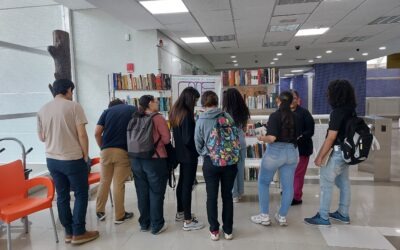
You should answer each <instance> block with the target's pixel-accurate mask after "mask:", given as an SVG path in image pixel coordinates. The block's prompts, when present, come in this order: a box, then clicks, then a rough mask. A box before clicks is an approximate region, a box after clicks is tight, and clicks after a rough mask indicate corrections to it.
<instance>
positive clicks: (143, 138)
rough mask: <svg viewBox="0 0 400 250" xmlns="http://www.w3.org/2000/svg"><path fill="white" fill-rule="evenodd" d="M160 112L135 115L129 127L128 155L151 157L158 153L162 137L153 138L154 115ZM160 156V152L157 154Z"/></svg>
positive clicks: (132, 156)
mask: <svg viewBox="0 0 400 250" xmlns="http://www.w3.org/2000/svg"><path fill="white" fill-rule="evenodd" d="M156 115H159V113H153V114H150V115H143V116H136V115H134V116H133V117H132V119H131V120H130V121H129V124H128V128H127V144H128V155H129V157H131V158H141V159H151V158H152V157H153V155H154V154H157V151H156V147H157V144H158V143H159V141H160V139H161V136H160V138H159V139H158V140H157V142H156V143H154V140H153V117H154V116H156ZM157 156H158V154H157Z"/></svg>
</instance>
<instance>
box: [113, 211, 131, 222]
mask: <svg viewBox="0 0 400 250" xmlns="http://www.w3.org/2000/svg"><path fill="white" fill-rule="evenodd" d="M132 218H133V213H129V212H125V215H124V217H123V218H121V219H118V220H115V221H114V223H115V224H122V223H124V222H125V221H126V220H129V219H132Z"/></svg>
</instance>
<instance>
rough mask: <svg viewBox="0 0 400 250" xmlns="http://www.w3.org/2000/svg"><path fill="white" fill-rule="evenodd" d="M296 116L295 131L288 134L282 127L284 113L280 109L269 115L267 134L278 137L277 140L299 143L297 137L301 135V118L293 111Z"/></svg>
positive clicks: (294, 116)
mask: <svg viewBox="0 0 400 250" xmlns="http://www.w3.org/2000/svg"><path fill="white" fill-rule="evenodd" d="M292 114H293V118H294V128H293V133H291V134H288V133H285V131H283V129H282V113H281V111H280V110H279V109H278V110H277V111H275V112H274V113H272V114H271V115H270V116H269V119H268V124H267V135H273V136H275V137H276V141H275V142H287V143H293V144H297V143H296V140H297V137H298V136H299V135H300V131H299V125H298V124H299V123H300V121H299V118H298V116H297V115H296V114H295V113H294V112H292Z"/></svg>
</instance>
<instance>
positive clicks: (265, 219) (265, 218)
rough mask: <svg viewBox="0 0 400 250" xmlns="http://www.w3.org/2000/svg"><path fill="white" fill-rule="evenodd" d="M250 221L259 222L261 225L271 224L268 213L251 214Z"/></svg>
mask: <svg viewBox="0 0 400 250" xmlns="http://www.w3.org/2000/svg"><path fill="white" fill-rule="evenodd" d="M250 219H251V221H252V222H253V223H256V224H261V225H263V226H269V225H271V220H270V219H269V215H268V214H265V215H264V214H258V215H254V216H251V218H250Z"/></svg>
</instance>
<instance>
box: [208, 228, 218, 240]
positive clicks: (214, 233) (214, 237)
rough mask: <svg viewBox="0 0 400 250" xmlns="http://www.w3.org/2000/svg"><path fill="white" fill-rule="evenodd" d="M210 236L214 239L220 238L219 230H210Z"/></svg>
mask: <svg viewBox="0 0 400 250" xmlns="http://www.w3.org/2000/svg"><path fill="white" fill-rule="evenodd" d="M210 238H211V240H213V241H217V240H219V231H218V230H217V231H212V232H210Z"/></svg>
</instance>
